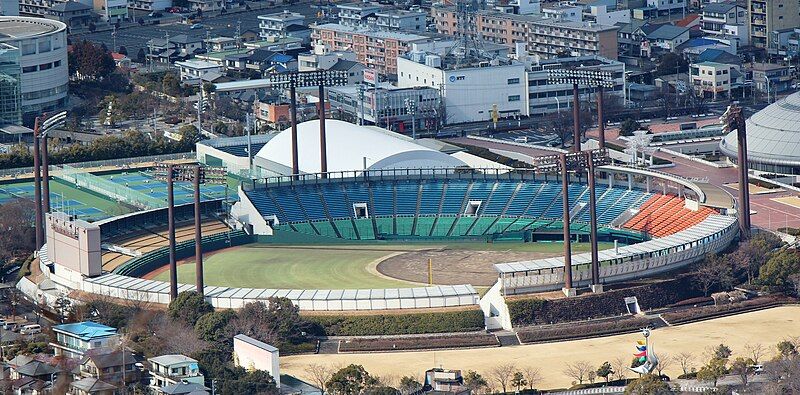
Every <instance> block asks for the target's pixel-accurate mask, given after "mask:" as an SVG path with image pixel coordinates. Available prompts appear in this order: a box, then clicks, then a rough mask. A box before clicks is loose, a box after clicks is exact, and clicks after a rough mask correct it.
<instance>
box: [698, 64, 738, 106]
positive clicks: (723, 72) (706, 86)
mask: <svg viewBox="0 0 800 395" xmlns="http://www.w3.org/2000/svg"><path fill="white" fill-rule="evenodd" d="M733 69H734V66H733V65H730V64H726V63H716V62H701V63H694V64H692V65H691V67H690V75H691V78H692V88H693V89H694V91H695V94H697V95H699V96H703V97H706V98H708V99H711V100H713V101H717V100H718V99H727V98H730V92H731V86H732V81H731V75H732V74H733V72H732V70H733Z"/></svg>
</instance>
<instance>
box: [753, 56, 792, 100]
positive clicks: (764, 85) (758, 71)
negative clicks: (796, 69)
mask: <svg viewBox="0 0 800 395" xmlns="http://www.w3.org/2000/svg"><path fill="white" fill-rule="evenodd" d="M750 72H751V80H752V81H753V85H754V86H755V88H756V89H758V90H760V91H762V92H765V93H766V92H769V94H770V97H773V100H772V101H774V96H775V95H776V94H778V93H783V92H786V91H788V90H789V89H791V88H792V81H793V80H794V77H793V76H792V72H791V68H790V67H789V66H787V65H780V64H774V63H753V64H751V65H750ZM767 81H769V82H767Z"/></svg>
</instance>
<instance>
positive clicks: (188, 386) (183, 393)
mask: <svg viewBox="0 0 800 395" xmlns="http://www.w3.org/2000/svg"><path fill="white" fill-rule="evenodd" d="M208 393H209V391H208V388H207V387H206V386H204V385H203V384H198V383H175V384H170V385H167V386H164V387H162V388H160V389H158V390H157V391H156V394H158V395H202V394H208Z"/></svg>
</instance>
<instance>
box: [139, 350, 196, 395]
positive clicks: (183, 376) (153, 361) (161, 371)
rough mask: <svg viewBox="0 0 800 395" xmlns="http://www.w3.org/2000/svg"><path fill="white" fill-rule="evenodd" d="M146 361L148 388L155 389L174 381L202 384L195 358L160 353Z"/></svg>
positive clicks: (174, 382)
mask: <svg viewBox="0 0 800 395" xmlns="http://www.w3.org/2000/svg"><path fill="white" fill-rule="evenodd" d="M147 361H148V362H150V388H151V389H153V390H155V391H158V390H159V389H160V388H162V387H166V386H168V385H172V384H176V383H193V384H200V385H202V384H203V382H204V381H205V377H204V376H203V373H200V367H199V366H198V365H197V360H196V359H192V358H189V357H187V356H185V355H179V354H176V355H162V356H159V357H153V358H148V359H147Z"/></svg>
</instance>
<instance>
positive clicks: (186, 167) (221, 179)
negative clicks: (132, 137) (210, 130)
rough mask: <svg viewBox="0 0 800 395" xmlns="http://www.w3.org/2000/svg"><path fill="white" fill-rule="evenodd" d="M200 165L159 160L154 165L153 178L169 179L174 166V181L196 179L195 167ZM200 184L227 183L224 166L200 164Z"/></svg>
mask: <svg viewBox="0 0 800 395" xmlns="http://www.w3.org/2000/svg"><path fill="white" fill-rule="evenodd" d="M197 166H198V165H192V164H171V163H166V162H158V163H156V164H155V166H154V171H153V178H155V179H156V180H159V181H167V178H168V176H167V173H168V172H169V168H170V167H172V180H173V181H188V182H192V181H194V169H195V167H197ZM199 182H200V184H225V183H226V182H227V178H226V172H225V168H224V167H211V166H200V180H199Z"/></svg>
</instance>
